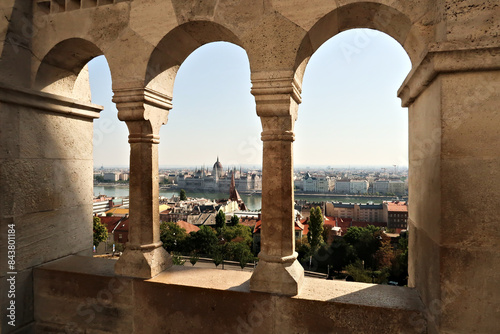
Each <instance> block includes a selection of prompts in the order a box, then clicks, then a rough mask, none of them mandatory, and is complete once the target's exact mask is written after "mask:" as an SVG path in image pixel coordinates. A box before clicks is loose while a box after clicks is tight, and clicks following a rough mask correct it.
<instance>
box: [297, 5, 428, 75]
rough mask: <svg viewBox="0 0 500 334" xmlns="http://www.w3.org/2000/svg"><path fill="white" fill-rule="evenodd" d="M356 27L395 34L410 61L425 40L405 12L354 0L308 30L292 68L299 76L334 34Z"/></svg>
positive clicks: (417, 56)
mask: <svg viewBox="0 0 500 334" xmlns="http://www.w3.org/2000/svg"><path fill="white" fill-rule="evenodd" d="M355 28H369V29H375V30H378V31H381V32H383V33H386V34H387V35H389V36H391V37H392V38H394V39H395V40H396V41H397V42H398V43H399V44H401V46H403V48H404V49H405V51H406V53H407V54H408V55H409V57H410V60H411V62H412V64H413V65H414V64H415V63H416V62H418V61H419V59H418V58H419V56H420V54H421V53H422V48H423V45H425V43H423V42H422V37H421V36H419V34H418V33H415V30H417V29H414V24H413V22H412V20H411V19H410V18H409V16H408V15H406V14H404V13H403V12H401V11H400V10H398V9H395V8H393V7H390V6H387V5H384V4H380V3H375V2H357V3H351V4H348V5H345V6H341V7H338V8H336V9H335V10H333V11H331V12H329V13H328V14H326V15H324V16H323V17H322V18H320V19H319V20H318V21H317V22H316V23H315V24H314V25H313V26H312V27H311V29H309V31H308V32H307V34H306V36H305V37H304V39H303V40H302V42H301V45H300V47H299V49H298V51H297V56H296V60H295V67H294V71H295V74H296V76H297V77H298V78H299V79H300V80H301V79H302V78H303V75H304V71H305V68H306V66H307V62H308V61H309V59H310V57H311V56H312V54H313V53H314V52H315V51H316V50H317V49H318V48H319V47H320V46H321V45H322V44H323V43H324V42H326V41H327V40H329V39H330V38H332V37H333V36H335V35H337V34H339V33H341V32H343V31H346V30H349V29H355Z"/></svg>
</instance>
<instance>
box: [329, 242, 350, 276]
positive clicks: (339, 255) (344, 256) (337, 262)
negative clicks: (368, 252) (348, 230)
mask: <svg viewBox="0 0 500 334" xmlns="http://www.w3.org/2000/svg"><path fill="white" fill-rule="evenodd" d="M330 254H331V255H330V257H329V259H328V262H329V263H328V264H329V265H330V266H331V268H332V269H333V271H335V272H337V273H340V272H341V271H342V269H344V267H345V266H347V265H349V264H351V263H353V262H354V261H355V259H356V252H355V250H354V247H353V246H351V245H349V244H348V243H347V242H346V241H345V239H344V238H335V239H334V240H333V242H332V244H331V245H330Z"/></svg>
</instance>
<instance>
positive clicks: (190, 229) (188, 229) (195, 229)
mask: <svg viewBox="0 0 500 334" xmlns="http://www.w3.org/2000/svg"><path fill="white" fill-rule="evenodd" d="M176 224H177V225H179V227H181V228H183V229H185V230H186V233H188V234H189V233H190V232H198V231H199V230H200V228H199V227H198V226H195V225H193V224H190V223H188V222H185V221H184V220H179V221H177V222H176Z"/></svg>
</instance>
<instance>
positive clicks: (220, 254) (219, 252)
mask: <svg viewBox="0 0 500 334" xmlns="http://www.w3.org/2000/svg"><path fill="white" fill-rule="evenodd" d="M223 246H224V245H217V246H216V247H215V249H214V251H213V253H212V261H213V262H214V264H215V267H218V266H219V264H221V263H222V262H224V251H223V249H222V248H223ZM222 267H223V268H222V269H224V266H222Z"/></svg>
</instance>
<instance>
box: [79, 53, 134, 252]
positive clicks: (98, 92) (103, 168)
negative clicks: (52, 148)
mask: <svg viewBox="0 0 500 334" xmlns="http://www.w3.org/2000/svg"><path fill="white" fill-rule="evenodd" d="M87 66H88V71H89V83H90V90H91V94H92V95H91V96H92V100H91V102H92V103H94V104H98V105H101V106H103V107H104V109H103V111H102V112H101V113H100V117H99V119H97V120H95V121H94V131H93V137H92V143H93V152H92V153H93V170H94V177H93V181H94V188H93V195H94V201H93V205H94V208H93V213H94V214H95V215H98V216H100V218H99V219H100V221H101V224H103V225H104V226H105V227H106V228H107V230H108V231H111V233H109V234H108V238H107V240H105V241H101V242H100V243H99V245H98V246H97V247H96V248H95V249H94V251H95V254H99V255H100V254H114V253H115V251H116V252H120V251H123V250H124V246H125V243H126V242H127V241H128V239H127V236H128V220H127V219H126V216H128V196H129V191H128V183H129V175H130V173H129V164H130V145H129V144H128V129H127V126H126V124H125V123H124V122H121V121H120V120H118V117H117V113H118V111H117V109H116V106H115V104H114V103H113V102H112V101H111V96H112V95H113V91H112V78H111V72H110V69H109V66H108V63H107V61H106V58H105V57H104V56H99V57H96V58H94V59H92V60H91V61H90V62H89V63H88V64H87Z"/></svg>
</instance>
